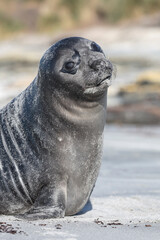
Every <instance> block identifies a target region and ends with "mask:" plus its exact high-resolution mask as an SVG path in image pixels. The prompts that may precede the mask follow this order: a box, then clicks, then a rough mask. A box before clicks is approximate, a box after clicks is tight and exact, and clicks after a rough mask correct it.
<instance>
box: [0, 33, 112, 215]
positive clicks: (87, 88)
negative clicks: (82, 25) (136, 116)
mask: <svg viewBox="0 0 160 240" xmlns="http://www.w3.org/2000/svg"><path fill="white" fill-rule="evenodd" d="M111 75H112V65H111V63H110V62H109V61H108V60H107V59H106V57H105V55H104V53H103V51H102V49H101V48H100V47H99V46H98V45H97V44H96V43H94V42H92V41H89V40H87V39H84V38H79V37H72V38H66V39H63V40H61V41H59V42H57V43H56V44H54V45H53V46H51V47H50V48H49V49H48V50H47V51H46V52H45V54H44V56H43V57H42V59H41V61H40V65H39V71H38V75H37V77H36V78H35V79H34V81H33V82H32V83H31V85H30V86H29V87H28V88H27V89H26V90H24V91H23V92H22V93H21V94H20V95H19V96H18V97H16V98H15V99H13V100H12V101H11V102H10V103H9V104H8V105H7V106H5V107H4V108H3V109H2V110H1V111H0V214H15V215H16V214H24V215H25V216H26V217H28V218H31V219H32V218H33V219H36V218H52V217H53V218H56V217H64V215H73V214H76V213H78V212H79V211H80V210H81V209H82V208H83V207H84V205H85V204H86V203H87V201H88V199H89V197H90V194H91V192H92V189H93V187H94V185H95V181H96V179H97V175H98V172H99V167H100V163H101V154H102V134H103V129H104V125H105V122H106V96H107V88H108V86H109V84H110V78H111Z"/></svg>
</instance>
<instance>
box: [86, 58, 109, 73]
mask: <svg viewBox="0 0 160 240" xmlns="http://www.w3.org/2000/svg"><path fill="white" fill-rule="evenodd" d="M89 66H90V67H91V68H92V69H94V70H95V71H98V70H100V69H104V68H105V67H106V62H105V61H103V60H101V59H98V60H94V61H89Z"/></svg>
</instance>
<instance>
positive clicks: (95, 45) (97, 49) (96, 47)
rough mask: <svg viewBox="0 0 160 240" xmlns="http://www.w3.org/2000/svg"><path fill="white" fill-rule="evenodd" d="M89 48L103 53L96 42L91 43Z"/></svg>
mask: <svg viewBox="0 0 160 240" xmlns="http://www.w3.org/2000/svg"><path fill="white" fill-rule="evenodd" d="M91 50H92V51H95V52H101V53H103V51H102V49H101V48H100V46H99V45H98V44H96V43H95V42H92V43H91Z"/></svg>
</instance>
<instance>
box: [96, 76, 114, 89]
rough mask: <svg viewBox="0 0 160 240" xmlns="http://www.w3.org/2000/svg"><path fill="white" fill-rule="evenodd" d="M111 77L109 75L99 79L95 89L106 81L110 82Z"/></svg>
mask: <svg viewBox="0 0 160 240" xmlns="http://www.w3.org/2000/svg"><path fill="white" fill-rule="evenodd" d="M111 77H112V75H111V74H109V75H108V76H107V77H105V78H103V79H101V80H100V81H99V82H98V83H97V84H96V87H99V86H100V85H102V84H103V83H104V82H108V80H110V79H111Z"/></svg>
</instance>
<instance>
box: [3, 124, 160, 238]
mask: <svg viewBox="0 0 160 240" xmlns="http://www.w3.org/2000/svg"><path fill="white" fill-rule="evenodd" d="M148 136H149V137H148ZM159 138H160V127H149V126H148V127H145V126H144V127H135V126H116V125H109V126H107V127H106V128H105V134H104V153H103V161H102V166H101V170H100V174H99V177H98V181H97V183H96V186H95V189H94V191H93V194H92V196H91V204H88V206H87V207H86V208H85V209H84V210H83V211H82V212H81V214H80V215H76V216H71V217H65V218H64V219H49V220H37V221H26V220H22V219H18V218H15V217H13V216H0V233H1V239H3V240H9V239H16V240H20V239H27V240H33V239H34V240H38V239H45V240H53V239H55V240H57V239H65V240H82V239H83V240H85V239H86V240H90V239H92V240H97V239H99V238H100V239H107V240H111V239H112V240H113V239H119V240H126V239H129V240H132V239H133V240H134V239H140V240H141V239H145V240H149V239H154V240H159V236H160V212H159V205H160V178H159V172H160V163H159V156H160V149H159ZM7 224H9V225H10V226H9V225H7ZM7 232H8V233H7Z"/></svg>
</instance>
